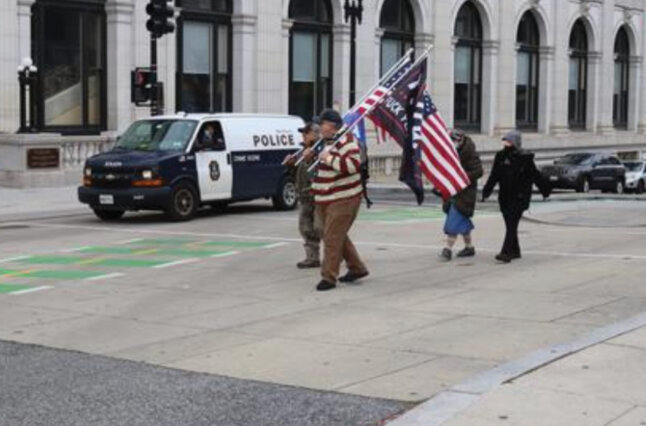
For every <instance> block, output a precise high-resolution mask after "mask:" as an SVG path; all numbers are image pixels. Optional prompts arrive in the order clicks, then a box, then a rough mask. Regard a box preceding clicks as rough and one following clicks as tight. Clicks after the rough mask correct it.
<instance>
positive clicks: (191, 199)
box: [166, 182, 198, 222]
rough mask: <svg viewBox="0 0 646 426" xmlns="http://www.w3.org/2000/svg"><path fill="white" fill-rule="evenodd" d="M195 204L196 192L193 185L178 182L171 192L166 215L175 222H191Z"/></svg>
mask: <svg viewBox="0 0 646 426" xmlns="http://www.w3.org/2000/svg"><path fill="white" fill-rule="evenodd" d="M197 203H198V201H197V191H196V190H195V188H194V187H193V185H191V184H189V183H187V182H180V183H179V184H177V185H175V187H174V188H173V190H172V191H171V196H170V201H169V203H168V207H167V208H166V215H167V216H168V217H169V218H170V219H171V220H174V221H177V222H181V221H186V220H191V219H193V216H195V212H196V211H197Z"/></svg>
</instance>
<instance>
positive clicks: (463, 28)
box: [453, 1, 482, 130]
mask: <svg viewBox="0 0 646 426" xmlns="http://www.w3.org/2000/svg"><path fill="white" fill-rule="evenodd" d="M455 37H457V38H458V42H457V45H456V46H455V63H454V69H455V70H454V80H455V88H454V90H455V95H454V109H453V113H454V121H455V125H456V127H461V128H464V129H469V130H480V117H481V105H482V101H481V97H482V84H481V79H482V21H481V20H480V13H479V12H478V9H477V8H476V6H475V5H474V4H473V3H472V2H470V1H468V2H466V3H464V5H462V7H461V8H460V11H459V12H458V17H457V20H456V23H455Z"/></svg>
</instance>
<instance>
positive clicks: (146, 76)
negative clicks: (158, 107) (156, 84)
mask: <svg viewBox="0 0 646 426" xmlns="http://www.w3.org/2000/svg"><path fill="white" fill-rule="evenodd" d="M151 83H152V72H151V71H150V68H135V69H134V71H132V73H131V75H130V101H131V102H132V103H134V104H135V105H141V104H145V103H146V102H148V101H150V94H151V90H152V85H151Z"/></svg>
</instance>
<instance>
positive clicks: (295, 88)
mask: <svg viewBox="0 0 646 426" xmlns="http://www.w3.org/2000/svg"><path fill="white" fill-rule="evenodd" d="M290 18H291V19H294V25H293V26H292V29H291V33H290V40H289V50H290V55H289V81H290V84H289V113H290V114H294V115H298V116H300V117H302V118H303V119H304V120H311V119H312V117H313V116H315V115H316V114H318V112H319V111H321V110H322V109H324V108H330V107H331V106H332V103H333V102H332V85H333V81H332V69H333V68H332V55H333V51H332V47H333V46H332V9H331V6H330V4H329V1H328V0H292V2H291V3H290Z"/></svg>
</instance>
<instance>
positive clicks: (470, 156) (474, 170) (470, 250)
mask: <svg viewBox="0 0 646 426" xmlns="http://www.w3.org/2000/svg"><path fill="white" fill-rule="evenodd" d="M450 135H451V140H452V141H453V143H454V144H455V149H456V150H457V152H458V155H459V156H460V165H461V166H462V168H463V169H464V171H465V172H466V174H467V176H468V177H469V181H470V182H471V184H470V185H469V186H468V187H466V188H465V189H463V190H462V191H460V192H458V194H457V195H455V196H453V197H451V198H450V199H448V200H446V201H445V202H444V205H443V209H444V212H445V213H446V222H445V223H444V233H445V234H446V247H444V249H443V250H442V251H441V252H440V255H439V256H440V258H441V259H442V260H445V261H447V262H448V261H449V260H451V258H452V257H453V245H454V244H455V242H456V240H457V238H458V235H462V238H463V239H464V249H462V250H460V252H458V254H457V257H471V256H475V254H476V250H475V248H474V247H473V243H472V240H471V231H472V230H473V228H474V226H473V222H472V221H471V218H472V217H473V213H474V211H475V207H476V199H477V198H478V179H480V178H481V177H482V175H483V173H484V172H483V170H482V162H481V161H480V157H479V156H478V153H477V152H476V145H475V144H474V143H473V141H472V140H471V138H470V137H468V136H467V135H465V134H464V132H462V131H461V130H457V129H453V130H452V131H451V133H450Z"/></svg>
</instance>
